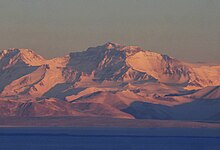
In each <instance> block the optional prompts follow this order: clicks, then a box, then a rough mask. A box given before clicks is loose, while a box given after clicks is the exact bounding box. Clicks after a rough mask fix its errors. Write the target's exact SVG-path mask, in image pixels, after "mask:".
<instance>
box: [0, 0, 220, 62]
mask: <svg viewBox="0 0 220 150" xmlns="http://www.w3.org/2000/svg"><path fill="white" fill-rule="evenodd" d="M0 35H1V38H0V48H1V49H7V48H12V47H15V48H31V49H34V50H35V51H36V52H37V53H39V54H41V55H43V56H45V57H47V58H48V57H55V56H63V55H65V54H68V53H69V52H71V51H80V50H85V49H86V48H88V47H90V46H97V45H101V44H103V43H106V42H108V41H112V42H116V43H121V44H125V45H138V46H140V47H143V48H145V49H150V50H153V51H156V52H160V53H163V54H168V55H171V56H173V57H176V58H179V59H182V60H187V61H194V62H195V61H206V62H207V61H209V62H220V59H219V58H220V0H0Z"/></svg>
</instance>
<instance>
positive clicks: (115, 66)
mask: <svg viewBox="0 0 220 150" xmlns="http://www.w3.org/2000/svg"><path fill="white" fill-rule="evenodd" d="M219 74H220V66H218V65H206V64H204V65H202V64H199V65H197V64H190V63H186V62H182V61H179V60H177V59H175V58H173V57H170V56H168V55H163V54H159V53H155V52H152V51H149V50H144V49H142V48H140V47H137V46H125V45H120V44H116V43H112V42H108V43H105V44H104V45H101V46H97V47H90V48H88V49H87V50H86V51H82V52H73V53H70V54H69V55H66V56H64V57H57V58H53V59H45V58H43V57H42V56H40V55H38V54H36V53H35V52H34V51H33V50H30V49H16V48H13V49H8V50H3V51H2V52H0V110H1V111H0V116H1V115H3V116H5V115H6V116H7V115H9V116H26V115H28V114H30V115H33V116H56V115H58V116H59V115H61V116H62V115H67V116H72V115H76V116H77V115H79V116H81V115H82V116H96V117H97V116H104V117H114V118H131V119H133V118H136V117H138V118H153V119H155V118H160V119H161V118H164V117H165V118H168V119H169V118H170V119H172V118H174V119H178V118H183V119H187V117H185V113H183V112H182V111H184V109H192V107H194V105H195V109H196V106H197V105H198V107H204V109H206V110H207V111H208V112H210V115H209V114H208V115H205V118H199V119H207V118H209V116H210V117H212V118H213V116H216V115H215V114H218V113H219V114H220V112H218V110H211V109H210V108H209V107H205V106H201V104H200V103H197V100H199V99H201V100H202V99H209V100H211V101H213V100H218V99H220V97H219V94H218V90H219V87H218V86H219V85H220V80H219ZM209 87H210V88H209ZM201 93H202V94H203V95H201ZM204 95H205V96H204ZM206 103H207V102H204V105H206ZM187 104H188V105H187ZM191 105H192V106H191ZM177 106H178V107H177ZM213 107H214V106H213ZM182 108H184V109H182ZM214 108H216V107H214ZM158 111H159V112H158ZM199 111H200V110H198V112H199ZM162 112H164V113H165V114H171V115H168V116H166V115H165V116H164V114H162ZM174 113H177V114H179V115H176V114H175V115H174ZM146 114H147V115H146ZM198 114H199V113H198ZM181 115H184V116H181ZM196 117H198V115H195V118H196ZM217 118H218V117H217ZM219 118H220V117H219ZM189 119H190V117H189ZM191 119H192V118H191ZM193 119H194V118H193Z"/></svg>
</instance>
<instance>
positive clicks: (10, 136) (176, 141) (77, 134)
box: [0, 128, 220, 150]
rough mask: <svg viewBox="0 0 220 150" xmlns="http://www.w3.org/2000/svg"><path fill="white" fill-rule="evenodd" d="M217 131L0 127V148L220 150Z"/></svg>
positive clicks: (48, 149) (27, 149)
mask: <svg viewBox="0 0 220 150" xmlns="http://www.w3.org/2000/svg"><path fill="white" fill-rule="evenodd" d="M191 131H192V133H193V134H190V132H191ZM169 132H170V134H169ZM173 132H175V133H173ZM187 132H188V133H187ZM218 132H219V130H210V131H209V130H207V129H206V131H205V132H204V131H202V129H201V130H197V131H196V132H195V130H189V129H184V130H183V129H178V130H177V129H175V130H172V129H169V130H168V129H157V130H155V129H111V130H109V129H86V130H85V129H71V128H67V129H65V128H62V129H59V128H53V129H49V128H47V129H45V128H44V129H40V128H38V129H34V128H29V129H25V128H22V129H0V150H75V149H76V150H93V149H94V150H123V149H125V150H146V149H149V150H220V136H218ZM160 133H161V136H160V135H159V134H160ZM186 133H187V134H186ZM181 134H182V135H181ZM199 134H201V135H200V136H199Z"/></svg>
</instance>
